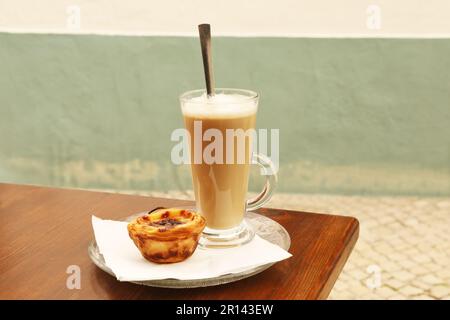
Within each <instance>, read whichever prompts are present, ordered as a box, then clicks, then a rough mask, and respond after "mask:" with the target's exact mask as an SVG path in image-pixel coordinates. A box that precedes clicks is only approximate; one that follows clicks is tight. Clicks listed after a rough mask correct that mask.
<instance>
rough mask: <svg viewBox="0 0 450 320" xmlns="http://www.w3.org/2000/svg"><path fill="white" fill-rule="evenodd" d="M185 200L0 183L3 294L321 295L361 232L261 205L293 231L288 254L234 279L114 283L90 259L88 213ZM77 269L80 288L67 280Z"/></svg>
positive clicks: (335, 220)
mask: <svg viewBox="0 0 450 320" xmlns="http://www.w3.org/2000/svg"><path fill="white" fill-rule="evenodd" d="M190 204H191V202H189V201H181V200H172V199H160V198H151V197H142V196H132V195H121V194H113V193H102V192H91V191H81V190H69V189H54V188H46V187H36V186H24V185H14V184H0V221H1V223H0V299H15V298H16V299H17V298H18V299H324V298H327V296H328V294H329V292H330V290H331V288H332V287H333V285H334V282H335V281H336V279H337V277H338V275H339V273H340V272H341V270H342V267H343V266H344V263H345V262H346V260H347V258H348V256H349V255H350V252H351V250H352V248H353V246H354V245H355V242H356V240H357V238H358V232H359V226H358V221H357V220H356V219H354V218H351V217H343V216H335V215H325V214H316V213H306V212H295V211H287V210H278V209H261V210H260V213H261V214H264V215H266V216H269V217H270V218H272V219H274V220H276V221H278V222H279V223H280V224H282V225H283V226H284V227H285V228H286V230H287V231H288V232H289V234H290V235H291V240H292V245H291V249H290V250H289V251H290V252H291V253H292V254H293V257H291V258H290V259H288V260H285V261H282V262H279V263H277V264H275V265H274V266H273V267H271V268H269V269H268V270H266V271H264V272H262V273H260V274H258V275H256V276H253V277H251V278H247V279H244V280H241V281H238V282H235V283H230V284H226V285H222V286H215V287H208V288H196V289H161V288H151V287H145V286H139V285H135V284H131V283H125V282H118V281H117V280H116V279H115V278H114V277H112V276H110V275H108V274H106V273H105V272H103V271H101V270H100V269H99V268H97V267H96V266H95V265H94V264H93V263H92V262H91V261H90V259H89V257H88V254H87V246H88V243H89V241H90V240H91V239H92V237H93V232H92V226H91V214H93V213H95V214H96V215H97V216H99V217H101V218H109V219H120V218H123V217H125V216H128V215H131V214H133V213H136V212H141V211H146V210H151V209H152V208H154V207H157V206H166V207H169V206H176V205H190ZM71 265H77V266H79V267H80V270H81V289H71V290H70V289H68V288H67V286H66V281H67V278H68V277H69V274H68V273H67V268H68V267H69V266H71Z"/></svg>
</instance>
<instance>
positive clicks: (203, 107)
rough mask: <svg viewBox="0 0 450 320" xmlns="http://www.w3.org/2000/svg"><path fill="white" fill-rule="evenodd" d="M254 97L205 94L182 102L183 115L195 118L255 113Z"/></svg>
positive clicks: (234, 116) (239, 115) (242, 115)
mask: <svg viewBox="0 0 450 320" xmlns="http://www.w3.org/2000/svg"><path fill="white" fill-rule="evenodd" d="M257 108H258V105H257V101H256V99H252V98H250V97H248V96H244V95H240V94H224V93H219V94H216V95H214V96H213V97H207V96H206V94H204V95H202V96H199V97H193V98H191V99H189V100H188V101H185V102H184V103H182V106H181V109H182V112H183V114H184V115H185V116H190V117H195V118H236V117H244V116H248V115H251V114H254V113H256V110H257Z"/></svg>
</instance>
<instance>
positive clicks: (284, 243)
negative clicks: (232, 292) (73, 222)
mask: <svg viewBox="0 0 450 320" xmlns="http://www.w3.org/2000/svg"><path fill="white" fill-rule="evenodd" d="M146 213H147V212H141V213H137V214H134V215H132V216H130V217H128V218H126V219H125V221H131V220H132V219H134V218H135V217H137V216H141V215H144V214H146ZM245 219H246V221H247V223H248V224H249V225H250V226H251V227H252V228H253V229H254V231H255V233H256V234H257V235H259V236H260V237H261V238H263V239H265V240H267V241H269V242H271V243H273V244H275V245H277V246H279V247H281V248H283V249H284V250H288V249H289V247H290V246H291V238H290V237H289V234H288V232H287V231H286V229H284V228H283V227H282V226H281V225H280V224H279V223H277V222H275V221H274V220H272V219H270V218H268V217H265V216H262V215H260V214H257V213H254V212H247V214H246V215H245ZM197 250H202V249H197ZM209 250H214V249H209ZM88 253H89V257H90V258H91V260H92V261H93V262H94V263H95V264H96V265H97V266H98V267H99V268H100V269H102V270H103V271H105V272H106V273H109V274H110V275H112V276H114V273H113V272H112V271H111V269H110V268H108V266H107V265H106V264H105V259H104V258H103V256H102V254H101V253H100V252H99V250H98V247H97V243H96V242H95V239H94V240H92V241H91V242H90V243H89V247H88ZM273 264H274V263H269V264H265V265H262V266H258V267H251V268H248V269H245V270H242V271H241V272H239V273H233V274H225V275H222V276H219V277H214V278H205V279H196V280H178V279H163V280H149V281H133V283H136V284H140V285H145V286H151V287H161V288H196V287H209V286H216V285H220V284H225V283H229V282H234V281H238V280H241V279H245V278H248V277H250V276H253V275H255V274H258V273H260V272H262V271H264V270H266V269H267V268H269V267H270V266H272V265H273Z"/></svg>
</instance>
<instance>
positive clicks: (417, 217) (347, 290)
mask: <svg viewBox="0 0 450 320" xmlns="http://www.w3.org/2000/svg"><path fill="white" fill-rule="evenodd" d="M151 195H153V196H160V197H171V198H182V199H192V193H191V192H187V193H181V192H169V193H157V192H152V193H151ZM267 206H268V207H274V208H284V209H293V210H303V211H312V212H321V213H331V214H341V215H349V216H353V217H356V218H357V219H358V220H359V222H360V237H359V239H358V242H357V244H356V246H355V248H354V250H353V252H352V254H351V256H350V258H349V260H348V261H347V263H346V265H345V267H344V270H343V272H342V273H341V275H340V276H339V278H338V280H337V282H336V284H335V286H334V288H333V290H332V292H331V293H330V296H329V298H330V299H446V300H449V299H450V198H418V197H365V196H335V195H303V194H302V195H300V194H276V195H275V196H274V197H273V198H272V200H271V201H270V203H269V204H268V205H267Z"/></svg>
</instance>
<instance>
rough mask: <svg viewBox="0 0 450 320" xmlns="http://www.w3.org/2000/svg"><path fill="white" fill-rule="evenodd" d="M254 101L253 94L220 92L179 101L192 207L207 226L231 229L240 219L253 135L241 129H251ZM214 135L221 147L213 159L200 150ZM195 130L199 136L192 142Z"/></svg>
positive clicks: (255, 108)
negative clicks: (187, 142) (187, 146)
mask: <svg viewBox="0 0 450 320" xmlns="http://www.w3.org/2000/svg"><path fill="white" fill-rule="evenodd" d="M257 103H258V101H257V96H255V97H249V96H248V95H243V94H239V93H233V94H229V93H228V94H227V93H220V92H218V93H217V94H216V95H215V96H214V97H210V98H207V97H206V96H205V95H199V96H196V97H192V98H189V99H186V100H185V101H182V112H183V117H184V123H185V126H186V129H187V130H188V132H189V134H190V150H191V169H192V181H193V186H194V192H195V200H196V206H197V210H198V211H199V212H200V214H202V215H203V216H204V217H205V218H206V226H207V228H209V229H214V230H218V231H219V230H226V229H231V228H235V227H238V226H239V225H240V224H241V222H242V221H243V217H244V213H245V210H246V196H247V188H248V179H249V169H250V164H251V145H252V136H251V135H250V134H246V133H248V132H249V131H251V130H249V129H254V128H255V121H256V111H257ZM248 130H249V131H248ZM208 133H213V134H214V137H211V135H208ZM219 133H220V136H221V137H222V138H223V139H222V140H221V141H220V142H221V143H220V146H221V148H220V149H216V150H214V152H213V154H212V156H214V159H213V161H211V160H208V159H205V158H204V152H205V150H207V148H208V145H210V144H211V143H212V142H219V141H215V139H217V136H218V135H219ZM242 133H244V135H241V136H239V134H242ZM199 134H200V135H201V137H203V138H202V139H201V140H200V141H199V140H198V139H197V140H196V141H194V137H196V136H197V137H198V135H199ZM208 137H209V138H208ZM205 138H206V139H205ZM218 145H219V144H218ZM199 157H200V158H201V159H199Z"/></svg>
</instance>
